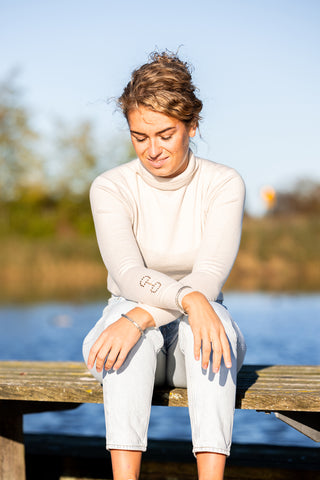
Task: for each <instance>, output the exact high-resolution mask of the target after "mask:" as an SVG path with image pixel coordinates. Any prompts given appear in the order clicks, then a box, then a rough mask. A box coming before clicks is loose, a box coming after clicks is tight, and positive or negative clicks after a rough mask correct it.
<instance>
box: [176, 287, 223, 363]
mask: <svg viewBox="0 0 320 480" xmlns="http://www.w3.org/2000/svg"><path fill="white" fill-rule="evenodd" d="M182 306H183V309H184V310H185V311H186V313H187V314H188V320H189V324H190V327H191V329H192V333H193V337H194V357H195V359H196V360H200V352H202V368H203V369H204V370H206V369H207V368H208V366H209V360H210V355H211V352H212V371H213V372H214V373H218V371H219V369H220V364H221V359H222V357H223V359H224V363H225V366H226V367H227V368H231V366H232V363H231V352H230V346H229V341H228V337H227V335H226V332H225V329H224V327H223V325H222V322H221V320H220V318H219V317H218V315H217V314H216V312H215V311H214V309H213V308H212V306H211V305H210V303H209V302H208V300H207V299H206V297H205V296H204V295H203V294H202V293H200V292H192V293H188V294H187V295H185V296H184V297H183V299H182Z"/></svg>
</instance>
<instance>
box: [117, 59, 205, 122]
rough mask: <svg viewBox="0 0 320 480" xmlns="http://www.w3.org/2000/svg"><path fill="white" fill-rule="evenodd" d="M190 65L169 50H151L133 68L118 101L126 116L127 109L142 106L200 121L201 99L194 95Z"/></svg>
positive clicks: (194, 88)
mask: <svg viewBox="0 0 320 480" xmlns="http://www.w3.org/2000/svg"><path fill="white" fill-rule="evenodd" d="M196 90H197V89H196V87H195V86H194V85H193V83H192V76H191V68H190V66H189V65H188V64H187V63H186V62H183V61H182V60H180V59H179V57H178V56H177V55H176V54H174V53H172V52H169V51H165V52H162V53H159V52H156V51H155V52H152V53H151V54H150V56H149V61H148V62H147V63H145V64H144V65H142V66H141V67H139V68H138V69H136V70H134V71H133V72H132V75H131V80H130V82H129V83H128V84H127V86H126V87H125V88H124V90H123V93H122V95H121V97H119V98H118V105H119V107H120V108H121V110H122V112H123V114H124V116H125V117H126V119H127V120H128V112H129V111H130V110H132V109H135V108H138V107H139V106H144V107H146V108H149V109H150V110H153V111H155V112H160V113H163V114H165V115H167V116H170V117H174V118H177V119H178V120H180V121H182V122H184V123H185V124H186V125H188V126H189V125H195V126H198V125H199V121H200V120H201V117H200V112H201V110H202V101H201V100H199V98H197V97H196V95H195V91H196Z"/></svg>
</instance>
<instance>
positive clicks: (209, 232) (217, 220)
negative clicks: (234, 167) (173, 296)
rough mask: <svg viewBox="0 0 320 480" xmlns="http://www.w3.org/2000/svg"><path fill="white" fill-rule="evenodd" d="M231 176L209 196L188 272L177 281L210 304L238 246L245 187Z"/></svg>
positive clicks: (227, 272) (229, 267)
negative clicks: (205, 215)
mask: <svg viewBox="0 0 320 480" xmlns="http://www.w3.org/2000/svg"><path fill="white" fill-rule="evenodd" d="M233 172H234V173H233V175H232V176H231V177H229V178H228V179H226V180H225V181H223V182H222V184H221V185H220V187H219V188H218V189H217V190H216V191H214V193H213V194H212V197H211V200H210V202H209V208H208V211H207V218H206V222H205V228H204V233H203V238H202V240H201V244H200V248H199V250H198V254H197V257H196V259H195V262H194V265H193V269H192V272H191V273H190V274H189V275H187V276H186V277H184V278H183V279H182V280H181V282H182V283H184V284H185V285H189V286H190V287H192V289H193V290H196V291H199V292H201V293H203V294H204V295H205V296H206V297H207V298H208V300H211V301H214V300H216V299H217V298H218V295H219V293H220V292H221V289H222V287H223V285H224V283H225V281H226V280H227V278H228V275H229V273H230V271H231V269H232V266H233V264H234V261H235V259H236V256H237V253H238V249H239V245H240V239H241V229H242V218H243V210H244V200H245V185H244V182H243V180H242V178H241V177H240V175H238V174H237V173H236V172H235V171H233ZM187 293H188V292H185V294H187Z"/></svg>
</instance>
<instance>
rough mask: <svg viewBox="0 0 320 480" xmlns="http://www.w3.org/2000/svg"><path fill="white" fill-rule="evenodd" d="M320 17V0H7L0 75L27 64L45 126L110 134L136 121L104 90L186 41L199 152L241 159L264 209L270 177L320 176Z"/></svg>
mask: <svg viewBox="0 0 320 480" xmlns="http://www.w3.org/2000/svg"><path fill="white" fill-rule="evenodd" d="M319 25H320V2H318V1H317V0H313V1H312V0H299V1H296V0H220V1H216V0H198V1H197V2H194V1H189V0H184V1H177V0H176V2H173V1H168V0H162V1H160V2H152V1H151V0H149V1H147V0H135V1H134V2H132V1H130V0H117V1H113V2H111V1H109V0H91V1H89V0H64V1H62V0H55V1H47V2H44V1H40V0H34V1H32V0H28V1H27V0H24V1H23V0H1V1H0V58H1V61H0V78H3V77H4V76H5V75H6V74H7V73H8V72H9V71H10V70H11V69H12V68H13V67H19V68H20V70H21V74H20V83H21V84H22V85H23V87H24V88H25V99H26V101H27V103H28V104H29V105H30V106H31V107H32V110H33V111H34V114H35V119H36V125H37V127H38V128H39V129H40V130H43V131H46V129H48V128H49V127H48V126H49V125H50V122H52V120H53V119H54V118H56V117H60V118H63V119H65V120H68V121H70V122H71V123H74V124H75V123H76V122H78V121H80V120H81V119H86V118H88V119H91V120H93V121H94V123H95V125H96V128H97V131H98V132H99V136H101V137H103V138H105V139H109V138H110V139H111V138H112V137H114V136H115V135H117V133H118V132H119V131H123V130H125V128H126V125H125V122H124V121H123V119H122V118H121V116H120V115H119V114H114V106H113V105H112V104H107V103H106V102H105V100H106V99H108V98H110V97H115V96H118V95H120V94H121V91H122V88H123V87H124V85H125V84H126V83H127V81H128V79H129V76H130V73H131V71H132V69H133V68H135V67H137V66H138V65H140V64H142V63H144V62H145V61H146V59H147V56H148V53H150V52H151V51H152V50H153V49H154V48H155V47H158V48H159V49H160V50H163V49H165V48H168V49H170V50H174V51H176V50H177V48H178V47H179V46H181V47H180V55H181V57H182V58H183V59H184V60H187V61H189V62H191V63H192V64H193V66H194V81H195V83H196V85H197V86H198V87H199V95H200V98H201V99H202V100H203V102H204V110H203V122H202V124H201V127H200V129H201V137H202V139H200V138H199V137H198V139H197V140H196V144H197V154H198V155H200V156H204V157H206V158H209V159H211V160H214V161H217V162H221V163H225V164H227V165H231V166H233V167H235V168H236V169H237V170H238V171H239V172H240V173H241V174H242V176H243V178H244V180H245V182H246V184H247V208H248V210H249V211H250V212H251V213H257V214H259V213H261V212H262V211H263V205H262V201H261V199H260V196H259V191H260V188H261V187H262V186H264V185H273V186H274V187H275V188H276V189H277V188H279V189H283V188H287V187H288V188H289V187H290V186H292V185H293V184H294V182H295V181H296V180H297V179H299V178H313V179H315V180H317V181H320V142H319V136H320V28H319ZM111 164H112V159H111V158H106V160H105V168H106V169H107V168H108V167H109V166H110V165H111Z"/></svg>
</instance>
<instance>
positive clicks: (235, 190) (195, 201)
mask: <svg viewBox="0 0 320 480" xmlns="http://www.w3.org/2000/svg"><path fill="white" fill-rule="evenodd" d="M119 105H120V107H121V108H122V111H123V113H124V115H125V117H126V119H127V121H128V125H129V129H130V134H131V140H132V143H133V146H134V149H135V151H136V154H137V157H138V158H137V159H136V160H133V161H131V162H129V163H127V164H125V165H121V166H119V167H116V168H114V169H112V170H110V171H108V172H105V173H103V174H102V175H100V176H99V177H98V178H97V179H96V180H95V181H94V182H93V185H92V188H91V194H90V198H91V206H92V212H93V217H94V222H95V228H96V234H97V240H98V244H99V248H100V252H101V255H102V258H103V260H104V263H105V265H106V267H107V269H108V289H109V291H110V292H111V294H112V297H111V299H110V301H109V303H108V305H107V307H106V308H105V310H104V312H103V316H102V318H101V319H100V320H99V321H98V323H97V324H96V326H95V327H94V328H93V329H92V330H91V331H90V332H89V334H88V335H87V337H86V338H85V340H84V347H83V352H84V358H85V360H86V363H87V365H88V368H89V369H90V370H91V372H92V373H93V375H94V376H95V377H96V378H97V379H98V380H99V381H100V382H101V383H102V384H103V391H104V404H105V418H106V431H107V448H108V449H109V450H110V452H111V459H112V468H113V474H114V479H115V480H128V479H137V478H138V477H139V471H140V463H141V455H142V452H143V451H145V450H146V444H147V429H148V423H149V415H150V409H151V399H152V391H153V385H154V382H156V384H163V383H169V384H170V385H172V386H177V387H187V388H188V399H189V412H190V419H191V428H192V440H193V452H194V454H195V456H196V459H197V466H198V475H199V479H201V480H202V479H206V480H210V479H222V478H223V472H224V466H225V459H226V457H227V456H228V455H229V452H230V444H231V434H232V424H233V414H234V402H235V390H236V375H237V371H238V370H239V368H240V367H241V364H242V362H243V358H244V354H245V344H244V340H243V337H242V335H241V332H240V330H239V328H238V327H237V325H236V324H235V322H234V321H233V320H232V319H231V317H230V315H229V313H228V312H227V310H226V308H225V307H223V306H222V294H221V288H222V286H223V284H224V282H225V281H226V279H227V277H228V275H229V273H230V270H231V267H232V265H233V263H234V260H235V257H236V254H237V251H238V247H239V242H240V235H241V224H242V214H243V203H244V185H243V181H242V179H241V177H240V176H239V175H238V173H237V172H235V170H233V169H231V168H229V167H226V166H223V165H220V164H217V163H213V162H210V161H208V160H204V159H200V158H197V157H195V156H194V155H193V153H192V151H191V150H190V149H189V141H190V138H192V137H194V136H195V134H196V130H197V128H198V124H199V119H200V111H201V109H202V102H201V101H200V100H199V99H198V98H197V97H196V95H195V87H194V85H193V83H192V78H191V74H190V71H189V68H188V66H187V64H185V63H184V62H182V61H181V60H180V59H179V58H178V57H177V56H175V55H174V54H170V53H168V52H165V53H162V54H159V53H154V54H152V55H151V57H150V61H149V62H148V63H146V64H145V65H142V66H141V67H140V68H139V69H137V70H136V71H134V72H133V74H132V78H131V81H130V82H129V83H128V85H127V86H126V87H125V89H124V91H123V94H122V96H121V97H120V98H119Z"/></svg>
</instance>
